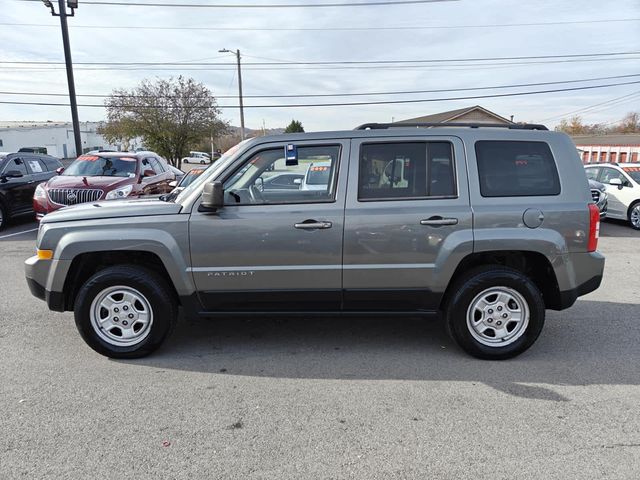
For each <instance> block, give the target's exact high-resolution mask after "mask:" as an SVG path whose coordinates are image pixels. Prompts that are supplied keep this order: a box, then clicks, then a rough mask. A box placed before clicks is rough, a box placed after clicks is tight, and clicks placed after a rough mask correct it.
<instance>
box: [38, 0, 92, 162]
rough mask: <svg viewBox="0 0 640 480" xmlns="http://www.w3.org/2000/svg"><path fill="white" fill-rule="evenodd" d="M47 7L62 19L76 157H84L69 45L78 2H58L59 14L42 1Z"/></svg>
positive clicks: (70, 0) (69, 0) (49, 4)
mask: <svg viewBox="0 0 640 480" xmlns="http://www.w3.org/2000/svg"><path fill="white" fill-rule="evenodd" d="M42 1H43V3H44V5H45V7H48V8H50V9H51V15H53V16H54V17H60V27H61V30H62V45H63V47H64V61H65V63H66V66H67V83H68V85H69V103H70V105H71V122H72V124H73V138H74V140H75V144H76V157H78V156H80V155H82V139H81V137H80V121H79V120H78V103H77V101H76V85H75V82H74V79H73V64H72V62H71V44H70V43H69V26H68V24H67V17H68V16H69V17H73V16H75V9H76V8H78V2H77V0H75V1H73V0H67V2H66V5H65V0H58V13H56V12H55V10H54V8H53V5H52V4H51V1H50V0H42ZM67 6H68V7H69V8H70V9H71V14H67Z"/></svg>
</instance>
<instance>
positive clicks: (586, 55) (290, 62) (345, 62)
mask: <svg viewBox="0 0 640 480" xmlns="http://www.w3.org/2000/svg"><path fill="white" fill-rule="evenodd" d="M638 54H640V51H628V52H603V53H577V54H564V55H525V56H516V57H475V58H473V57H470V58H437V59H434V58H432V59H419V60H333V61H326V60H325V61H299V60H278V61H267V62H244V63H243V66H245V65H246V66H272V65H276V66H277V65H304V66H310V65H313V66H316V65H322V66H324V65H327V66H333V65H401V64H409V63H418V64H429V63H449V62H460V63H466V62H493V61H506V60H509V61H519V60H553V59H575V58H591V57H596V58H604V57H616V56H623V55H638ZM245 56H247V55H245ZM256 58H259V57H256ZM74 63H75V65H98V66H125V65H127V66H128V65H131V66H176V65H178V66H190V67H196V66H228V65H235V64H234V63H230V62H74ZM0 64H16V65H63V64H64V62H58V61H49V60H0Z"/></svg>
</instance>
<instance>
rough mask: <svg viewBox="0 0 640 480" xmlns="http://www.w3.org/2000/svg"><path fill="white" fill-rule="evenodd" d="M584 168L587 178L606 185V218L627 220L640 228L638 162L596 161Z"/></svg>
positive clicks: (639, 173)
mask: <svg viewBox="0 0 640 480" xmlns="http://www.w3.org/2000/svg"><path fill="white" fill-rule="evenodd" d="M585 170H586V172H587V177H588V178H590V179H591V180H597V181H598V182H601V183H604V184H605V186H606V190H607V194H608V196H609V197H608V202H609V203H608V207H607V218H617V219H619V220H627V221H628V222H629V223H630V224H631V226H632V227H633V228H635V229H636V230H640V163H597V164H591V165H586V166H585Z"/></svg>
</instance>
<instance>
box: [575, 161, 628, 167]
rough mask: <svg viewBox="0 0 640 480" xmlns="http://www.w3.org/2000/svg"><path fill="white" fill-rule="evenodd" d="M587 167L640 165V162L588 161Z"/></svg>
mask: <svg viewBox="0 0 640 480" xmlns="http://www.w3.org/2000/svg"><path fill="white" fill-rule="evenodd" d="M587 167H619V168H624V167H640V162H624V163H613V162H600V163H587V164H586V165H585V166H584V168H587Z"/></svg>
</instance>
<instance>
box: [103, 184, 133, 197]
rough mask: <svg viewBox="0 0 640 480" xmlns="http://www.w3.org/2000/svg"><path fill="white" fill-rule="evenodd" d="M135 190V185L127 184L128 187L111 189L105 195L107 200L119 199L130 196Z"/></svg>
mask: <svg viewBox="0 0 640 480" xmlns="http://www.w3.org/2000/svg"><path fill="white" fill-rule="evenodd" d="M131 190H133V185H127V186H126V187H122V188H116V189H115V190H111V191H110V192H109V193H107V196H106V197H104V199H105V200H117V199H119V198H125V197H128V196H129V194H130V193H131Z"/></svg>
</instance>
